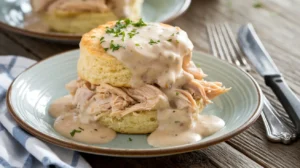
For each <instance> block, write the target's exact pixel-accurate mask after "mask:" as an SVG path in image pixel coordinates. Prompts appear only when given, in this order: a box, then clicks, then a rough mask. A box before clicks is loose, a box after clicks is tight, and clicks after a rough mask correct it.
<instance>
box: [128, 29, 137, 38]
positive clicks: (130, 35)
mask: <svg viewBox="0 0 300 168" xmlns="http://www.w3.org/2000/svg"><path fill="white" fill-rule="evenodd" d="M136 34H139V32H137V31H136V29H133V30H131V32H129V33H128V36H129V38H132V37H133V36H134V35H136Z"/></svg>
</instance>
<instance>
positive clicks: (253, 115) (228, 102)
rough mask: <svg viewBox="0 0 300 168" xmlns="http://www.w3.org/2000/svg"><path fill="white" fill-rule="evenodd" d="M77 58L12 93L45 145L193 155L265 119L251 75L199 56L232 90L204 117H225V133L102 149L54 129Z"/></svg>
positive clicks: (72, 55)
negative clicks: (54, 107)
mask: <svg viewBox="0 0 300 168" xmlns="http://www.w3.org/2000/svg"><path fill="white" fill-rule="evenodd" d="M78 56H79V50H73V51H70V52H65V53H62V54H58V55H56V56H53V57H50V58H48V59H46V60H43V61H41V62H39V63H38V64H36V65H35V66H33V67H31V68H30V69H28V70H26V71H25V72H23V73H22V74H21V75H20V76H19V77H17V79H16V80H15V81H14V82H13V83H12V85H11V87H10V89H9V91H8V94H7V105H8V107H9V110H10V112H11V114H12V115H13V117H14V118H15V120H16V121H17V122H18V123H19V124H20V125H21V127H23V128H24V129H25V130H27V131H28V132H30V133H31V134H33V135H35V136H36V137H38V138H40V139H42V140H44V141H48V142H50V143H53V144H56V145H59V146H62V147H66V148H71V149H74V150H78V151H83V152H88V153H94V154H100V155H111V156H124V157H150V156H162V155H170V154H176V153H183V152H188V151H193V150H197V149H200V148H204V147H208V146H210V145H213V144H216V143H219V142H222V141H225V140H227V139H229V138H231V137H233V136H234V135H236V134H238V133H240V132H242V131H243V130H245V129H246V128H247V127H249V126H250V125H251V124H252V123H254V121H255V120H256V119H257V118H258V116H259V115H260V111H261V106H262V101H261V90H260V88H259V86H258V84H257V83H256V82H255V81H254V79H253V78H252V77H251V76H250V75H248V74H247V73H246V72H244V71H242V70H240V69H238V68H236V67H234V66H232V65H230V64H228V63H226V62H223V61H221V60H219V59H217V58H215V57H213V56H210V55H206V54H203V53H199V52H194V54H193V60H194V61H195V63H196V64H197V65H200V66H201V68H202V69H203V70H204V72H205V73H206V74H208V77H207V80H214V81H221V82H223V84H224V85H225V86H227V87H232V89H231V90H230V91H229V92H227V93H226V94H223V95H221V96H219V97H217V98H216V99H214V100H213V102H214V103H213V104H210V105H209V106H207V107H206V108H205V109H204V111H203V113H204V114H213V115H216V116H218V117H220V118H222V119H223V120H224V121H225V123H226V125H225V127H224V128H223V129H221V130H220V131H218V132H217V133H215V134H213V135H211V136H208V137H205V138H204V139H202V140H201V141H198V142H196V143H192V144H186V145H180V146H173V147H163V148H154V147H151V146H150V145H148V144H147V135H128V134H118V135H117V137H116V139H114V140H113V141H112V142H110V143H107V144H102V145H94V144H85V143H81V142H76V141H73V140H71V139H68V138H65V137H63V136H61V135H60V134H58V133H57V132H56V131H55V130H54V129H53V127H52V125H53V122H54V118H52V117H51V116H49V115H48V112H47V110H48V106H49V104H50V102H51V101H53V100H54V99H56V98H58V97H60V96H63V95H66V94H67V91H66V90H65V87H64V85H65V84H66V83H68V82H69V81H70V80H73V79H76V78H77V71H76V65H77V59H78ZM129 138H131V139H132V141H129V140H128V139H129Z"/></svg>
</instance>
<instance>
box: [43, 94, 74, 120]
mask: <svg viewBox="0 0 300 168" xmlns="http://www.w3.org/2000/svg"><path fill="white" fill-rule="evenodd" d="M72 101H73V97H72V96H71V95H66V96H64V97H61V98H59V99H56V100H55V101H53V102H52V103H51V105H50V107H49V110H48V112H49V114H50V115H51V116H52V117H54V118H57V117H59V116H60V115H62V114H64V113H69V112H72V111H73V110H74V108H75V105H73V104H72Z"/></svg>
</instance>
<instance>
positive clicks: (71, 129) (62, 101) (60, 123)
mask: <svg viewBox="0 0 300 168" xmlns="http://www.w3.org/2000/svg"><path fill="white" fill-rule="evenodd" d="M72 101H73V97H72V96H71V95H67V96H64V97H61V98H59V99H56V100H55V101H54V102H53V103H52V104H51V105H50V107H49V114H50V115H51V116H52V117H54V118H56V120H55V122H54V129H55V131H57V132H58V133H60V134H61V135H63V136H65V137H68V138H70V139H74V140H76V141H80V142H84V143H91V144H102V143H107V142H110V141H111V140H113V139H114V138H115V137H116V132H115V131H113V130H112V129H109V128H106V127H104V126H102V125H101V124H99V123H97V122H90V123H87V124H85V123H82V122H80V118H79V117H78V112H77V111H76V108H75V105H73V104H72Z"/></svg>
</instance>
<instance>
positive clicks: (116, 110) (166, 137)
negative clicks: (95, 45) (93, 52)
mask: <svg viewBox="0 0 300 168" xmlns="http://www.w3.org/2000/svg"><path fill="white" fill-rule="evenodd" d="M91 38H95V37H91ZM97 38H98V40H99V45H100V46H99V47H103V49H104V50H105V52H107V53H108V54H110V55H111V56H113V57H115V58H117V60H119V61H120V62H122V63H123V64H124V65H125V66H126V67H127V68H128V69H129V70H130V71H131V73H132V78H131V81H130V86H131V87H125V86H124V87H115V86H112V85H109V84H105V83H102V84H98V85H95V84H91V83H90V82H88V81H86V80H83V79H80V78H79V79H78V80H75V81H71V82H70V83H69V84H67V85H66V87H67V89H68V90H69V91H70V94H71V95H69V96H66V97H64V98H60V99H58V100H56V101H54V102H53V103H52V104H51V106H50V109H49V112H50V114H51V115H52V116H54V117H57V116H59V117H58V118H57V119H56V121H55V123H54V128H55V130H56V131H57V132H59V133H61V134H62V135H64V136H66V137H68V138H72V139H74V140H77V141H81V142H87V143H106V142H109V141H110V140H112V139H114V138H115V136H116V135H115V132H114V131H113V130H111V129H109V128H106V127H104V126H103V125H101V124H100V123H99V122H97V121H98V119H99V118H101V117H102V116H104V115H109V116H116V117H118V118H119V119H122V117H124V116H126V115H128V114H131V113H134V114H135V113H136V112H139V111H145V110H156V111H157V116H156V119H157V123H158V126H157V128H156V129H155V130H154V131H153V132H152V133H151V134H150V135H149V137H148V143H149V144H150V145H152V146H154V147H163V146H174V145H183V144H188V143H194V142H197V141H199V140H201V139H202V138H203V137H205V136H209V135H211V134H213V133H215V132H217V131H219V130H220V129H221V128H222V127H224V125H225V123H224V121H223V120H222V119H220V118H218V117H216V116H211V115H200V114H199V113H200V112H201V111H202V109H203V107H204V106H205V105H206V104H208V103H211V99H212V98H214V97H216V96H218V95H220V94H222V93H224V92H226V91H228V89H226V88H224V87H222V83H220V82H208V81H205V80H203V77H204V76H205V75H204V73H203V72H202V71H201V70H200V69H198V68H197V67H196V66H195V64H194V63H193V62H192V60H191V57H192V50H193V44H192V43H191V41H190V40H189V38H188V36H187V34H186V32H184V31H183V30H181V29H180V28H178V27H172V26H169V25H165V24H159V23H145V22H143V21H142V20H139V21H137V22H134V21H131V20H129V19H125V20H120V21H118V22H116V23H115V24H114V25H113V26H107V27H106V29H105V33H104V34H102V35H101V36H100V37H97ZM91 66H92V65H91ZM108 66H109V65H108ZM79 127H80V128H81V129H80V128H79ZM93 129H97V130H98V131H97V132H95V131H93ZM68 132H69V134H68ZM94 136H96V137H97V138H93V137H94Z"/></svg>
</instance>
